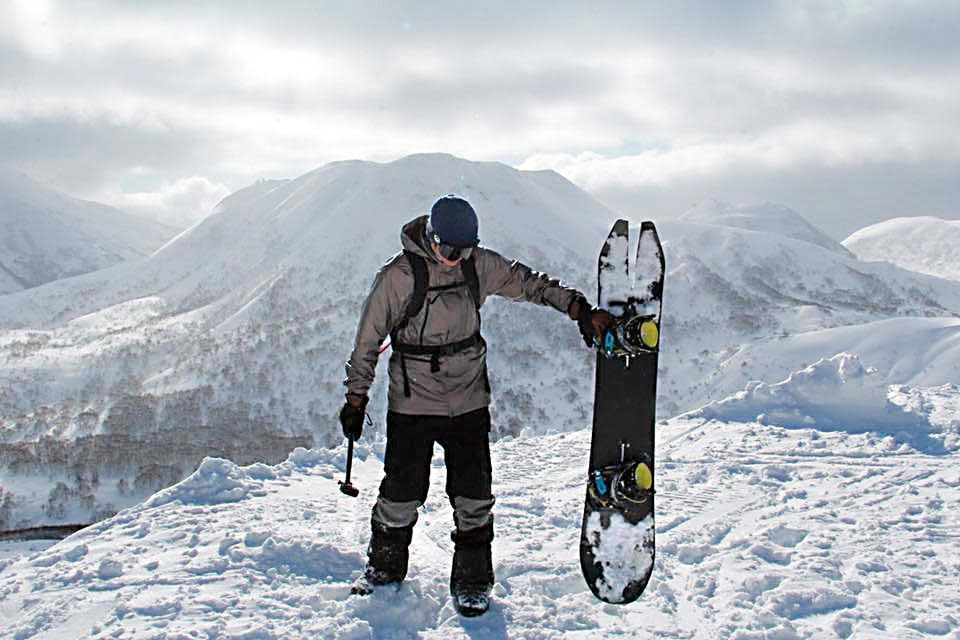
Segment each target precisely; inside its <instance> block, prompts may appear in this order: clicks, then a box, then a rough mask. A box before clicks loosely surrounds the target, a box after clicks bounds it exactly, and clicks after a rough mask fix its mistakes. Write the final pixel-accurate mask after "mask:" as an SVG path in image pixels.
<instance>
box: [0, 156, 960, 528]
mask: <svg viewBox="0 0 960 640" xmlns="http://www.w3.org/2000/svg"><path fill="white" fill-rule="evenodd" d="M450 192H457V193H460V194H463V195H464V196H466V197H467V198H468V199H469V200H470V201H471V202H472V203H473V204H474V205H475V207H476V209H477V211H478V213H479V215H480V218H481V221H480V235H481V239H482V241H483V242H484V243H485V244H487V245H488V246H490V247H492V248H494V249H497V250H498V251H500V252H502V253H503V254H504V255H506V256H509V257H515V258H519V259H521V260H523V261H525V262H527V263H528V264H530V265H531V266H533V267H535V268H538V269H541V270H544V271H546V272H548V273H550V274H552V275H554V276H559V277H563V278H564V279H566V280H568V281H570V282H572V284H574V285H576V286H579V287H581V288H582V289H583V290H584V291H585V292H587V294H588V295H590V296H591V297H592V296H593V295H595V268H596V259H597V258H596V256H597V251H598V249H599V245H600V243H601V242H602V239H603V238H604V237H605V235H606V232H607V230H608V229H609V225H610V224H611V222H612V220H613V219H614V218H615V217H616V214H614V213H613V212H611V211H609V210H607V209H606V208H604V207H603V206H602V205H600V204H599V203H597V202H596V201H595V200H593V199H592V198H591V197H589V196H588V195H587V194H585V193H584V192H582V191H581V190H579V189H578V188H576V187H575V186H574V185H572V184H571V183H570V182H568V181H566V180H565V179H563V178H562V177H560V176H559V175H558V174H556V173H553V172H549V171H547V172H525V171H517V170H515V169H512V168H510V167H507V166H505V165H502V164H498V163H479V162H469V161H466V160H462V159H458V158H454V157H451V156H445V155H417V156H410V157H407V158H403V159H401V160H398V161H395V162H391V163H386V164H378V163H370V162H355V161H351V162H337V163H332V164H329V165H325V166H323V167H321V168H319V169H317V170H315V171H311V172H309V173H307V174H305V175H303V176H300V177H299V178H296V179H294V180H279V181H264V182H260V183H257V184H254V185H252V186H250V187H248V188H246V189H243V190H241V191H239V192H237V193H235V194H233V195H232V196H230V197H228V198H226V199H225V200H224V201H223V202H222V203H221V205H220V207H219V208H218V209H217V210H216V211H215V212H214V213H213V214H211V215H210V216H209V217H208V218H207V219H205V220H203V221H202V222H201V223H200V224H198V225H196V226H194V227H193V228H191V229H189V230H187V231H186V232H184V233H183V234H181V235H179V236H178V237H176V238H175V239H174V240H172V241H171V242H169V243H168V244H167V245H165V246H164V247H162V248H161V249H160V250H158V251H156V252H155V253H154V254H152V255H151V256H149V257H148V258H146V259H144V260H141V261H137V262H133V263H126V264H120V265H117V266H115V267H112V268H110V269H106V270H102V271H98V272H95V273H90V274H86V275H82V276H78V277H76V278H73V279H71V280H69V281H60V282H52V283H49V284H47V285H44V286H41V287H37V288H35V289H31V290H29V291H24V292H21V293H16V294H10V295H7V296H2V297H0V327H2V328H3V329H0V474H2V479H3V486H4V490H5V492H6V493H5V496H0V505H5V506H0V529H3V528H12V527H17V526H24V525H29V524H39V523H63V522H71V521H81V522H84V521H90V520H91V519H94V518H99V517H102V516H104V515H106V514H109V513H111V512H113V511H116V510H117V509H119V508H122V507H124V506H127V505H132V504H135V503H137V502H138V501H140V500H141V499H143V498H144V497H146V496H148V495H150V493H152V492H153V491H156V490H158V489H161V488H163V487H165V486H168V485H170V484H171V483H173V482H176V481H178V480H179V479H181V478H183V477H184V476H186V475H187V474H189V473H190V472H191V471H192V470H193V469H194V468H195V467H196V465H197V464H198V463H199V462H200V461H201V460H202V459H203V457H204V456H206V455H216V456H221V457H225V458H229V459H231V460H233V461H234V462H236V463H238V464H249V463H253V462H268V463H275V462H279V461H281V460H283V459H284V458H285V457H286V455H287V453H288V452H289V451H290V450H291V449H292V448H294V447H295V446H304V447H329V446H334V445H336V444H338V443H339V442H340V440H341V436H340V433H339V427H338V425H337V423H336V420H335V417H334V415H335V412H336V410H337V409H338V407H339V404H340V403H341V402H342V395H341V394H342V387H341V385H340V380H341V378H342V376H343V369H342V363H343V360H344V358H345V357H346V355H347V354H348V352H349V350H350V347H351V344H352V340H353V333H354V331H355V323H356V319H357V315H358V312H359V308H360V304H361V302H362V300H363V298H364V296H365V294H366V290H367V287H368V286H369V283H370V282H371V280H372V277H373V273H374V272H375V270H376V269H377V268H378V266H379V265H380V264H382V263H383V262H384V261H385V260H386V259H387V258H389V257H390V256H391V255H392V254H393V253H394V252H396V251H397V250H398V249H399V237H398V236H399V229H400V226H401V224H402V223H404V222H405V221H407V220H409V219H410V218H412V217H414V216H415V215H418V214H420V213H422V212H424V211H425V210H427V209H428V208H429V205H430V204H431V203H432V201H433V200H434V199H435V198H436V197H437V196H438V195H441V194H445V193H450ZM761 210H762V211H768V210H771V208H770V207H769V206H767V205H765V206H764V207H760V208H749V207H748V208H744V209H743V211H748V212H749V211H754V212H759V211H761ZM772 210H774V211H776V212H779V213H777V214H776V215H771V216H768V217H763V216H762V215H761V214H760V213H756V215H754V216H753V217H750V216H747V215H746V214H736V215H733V214H731V215H732V216H733V218H735V219H736V222H737V224H726V223H720V222H718V219H721V220H725V219H728V218H730V216H727V214H723V215H719V217H718V216H714V217H713V218H712V221H711V222H702V221H696V220H693V221H691V220H689V219H685V220H682V221H678V222H670V223H662V224H660V225H659V228H660V236H661V238H662V239H663V241H664V248H665V252H666V259H667V266H668V275H667V285H666V295H665V299H664V325H663V340H664V342H663V353H662V354H661V358H660V363H661V379H660V385H659V391H660V401H659V411H660V415H661V416H671V415H676V414H678V413H681V412H683V411H687V410H691V409H696V408H698V407H700V406H702V405H704V404H705V403H707V402H710V401H718V400H721V399H723V398H725V397H726V396H728V395H730V394H732V393H734V392H736V391H739V390H741V389H742V388H743V387H744V385H745V384H746V383H747V382H749V381H750V380H755V379H762V380H766V381H768V382H769V381H777V380H782V379H783V378H785V377H786V376H787V375H789V374H790V373H791V372H792V371H795V370H798V369H801V368H803V367H806V366H808V365H809V364H811V363H812V362H815V361H816V360H817V359H821V358H831V357H833V356H834V355H836V354H837V353H840V352H844V351H850V352H851V353H853V354H854V355H857V356H859V357H860V358H861V359H862V362H863V364H864V365H865V366H867V367H875V368H879V369H881V371H880V376H881V377H882V378H883V380H884V381H885V382H886V383H887V384H906V383H909V384H912V385H916V386H921V387H924V386H933V385H939V384H944V383H946V382H950V381H951V379H950V376H951V374H952V371H953V369H952V368H951V366H950V361H949V360H948V359H947V358H946V357H943V358H942V359H939V360H937V359H936V356H937V354H936V353H930V354H929V356H930V358H929V362H928V361H927V360H924V359H922V358H920V357H916V358H915V359H914V360H912V361H911V360H910V356H909V353H908V350H907V349H906V348H905V347H904V348H903V349H901V350H899V351H898V350H897V349H892V350H891V349H885V348H884V345H883V343H882V341H881V340H879V339H874V340H871V336H873V337H875V338H876V337H877V336H880V335H886V336H887V337H888V338H889V342H888V343H887V346H891V345H892V346H896V345H909V344H914V345H916V344H921V343H922V341H923V340H926V339H927V338H928V337H930V336H937V339H938V340H939V341H940V343H939V344H941V345H943V346H945V347H947V348H946V349H945V350H944V352H943V353H951V351H950V348H952V347H951V345H954V344H955V341H956V340H958V337H957V336H958V335H960V327H958V326H957V323H956V322H954V321H953V319H954V318H955V316H957V315H958V314H960V283H955V282H950V281H946V280H942V279H939V278H934V277H930V276H926V275H922V274H917V273H915V272H911V271H906V270H903V269H900V268H898V267H895V266H893V265H889V264H881V263H864V262H861V261H859V260H857V259H856V258H854V257H853V256H852V255H850V254H849V253H848V252H847V251H846V250H844V249H843V248H842V247H840V248H838V246H833V245H831V244H830V243H829V242H825V241H823V239H822V238H821V237H820V235H818V234H819V232H817V231H816V229H813V228H812V227H811V228H807V227H808V226H809V225H806V223H805V222H803V221H802V218H800V219H799V221H798V219H797V218H798V217H799V216H798V215H797V214H792V213H791V214H789V215H788V214H786V213H783V211H785V210H781V209H780V208H773V209H772ZM715 213H716V212H715ZM751 221H752V222H751ZM635 222H638V221H635ZM748 223H749V224H748ZM754 223H755V224H756V226H757V227H758V229H759V230H754V229H749V228H743V227H744V226H749V225H750V224H754ZM805 225H806V226H805ZM811 229H812V230H811ZM891 319H899V320H897V321H898V322H901V324H898V325H896V326H894V325H884V326H887V327H888V328H889V330H890V331H893V330H896V331H899V332H900V333H898V334H896V335H893V334H888V333H886V332H885V331H878V330H877V325H876V324H875V323H881V322H893V320H891ZM825 330H827V331H825ZM484 333H485V334H486V336H487V339H488V341H489V343H490V373H491V383H492V386H493V389H494V405H493V414H494V423H495V429H496V433H495V436H496V437H506V436H518V435H524V434H537V433H551V432H553V433H555V432H562V431H570V430H576V429H582V428H584V427H585V426H587V425H588V424H589V420H590V415H591V406H592V404H591V403H592V379H593V374H592V355H591V354H590V353H589V352H588V351H586V350H584V349H583V347H582V343H581V341H580V338H579V335H578V333H577V331H576V328H575V326H574V325H573V323H571V322H570V320H569V319H567V318H566V317H565V316H564V315H563V314H559V313H556V312H555V311H553V310H549V309H543V308H534V307H531V306H529V305H519V304H514V303H512V302H509V301H505V300H500V299H493V300H490V301H489V302H488V303H487V304H486V305H485V306H484ZM823 336H826V337H823ZM851 341H852V343H853V344H850V342H851ZM805 344H816V345H818V348H819V349H821V350H820V351H818V352H817V353H816V354H812V353H811V352H808V351H805V350H804V348H803V347H802V345H805ZM858 346H859V347H863V351H862V352H861V351H856V350H855V349H854V350H851V349H852V348H853V347H858ZM898 348H899V347H898ZM891 352H896V353H899V354H900V356H899V359H898V358H895V357H893V356H890V355H889V354H890V353H891ZM751 354H757V358H758V359H757V360H756V361H754V360H752V359H751ZM925 357H926V356H925ZM761 358H766V359H761ZM811 358H813V359H811ZM734 362H736V363H737V364H736V366H735V367H734V366H733V363H734ZM934 362H939V363H940V364H937V365H936V366H930V365H931V363H934ZM741 363H743V364H742V366H741ZM894 365H896V366H894ZM884 367H889V368H887V369H883V368H884ZM758 376H762V378H758ZM384 377H385V371H384V369H383V367H381V369H380V372H379V374H378V381H377V384H376V385H375V387H374V390H373V398H372V402H371V406H370V409H371V415H372V417H373V418H374V422H375V424H374V426H373V427H371V428H369V429H368V430H367V432H366V433H367V434H368V435H366V436H365V437H369V438H374V439H375V438H378V437H382V426H381V425H382V424H383V415H384V410H385V400H384V384H383V383H384Z"/></svg>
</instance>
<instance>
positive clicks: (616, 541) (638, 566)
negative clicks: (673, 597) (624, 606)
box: [586, 511, 654, 603]
mask: <svg viewBox="0 0 960 640" xmlns="http://www.w3.org/2000/svg"><path fill="white" fill-rule="evenodd" d="M586 535H587V539H588V540H593V541H597V544H596V545H595V546H594V548H593V553H594V557H595V558H596V560H597V562H598V563H599V564H600V566H601V567H603V575H602V576H601V577H600V579H599V580H597V588H598V590H599V591H600V595H601V596H603V598H604V600H606V601H607V602H615V603H616V602H622V599H623V590H624V589H626V588H627V586H629V584H630V583H631V582H634V581H635V580H637V579H638V578H639V577H641V576H645V575H647V572H649V571H650V567H651V566H652V565H653V552H652V550H651V549H652V547H653V541H654V524H653V517H652V516H647V517H646V518H644V519H643V520H641V521H640V522H637V523H636V524H634V523H631V522H628V521H627V520H626V519H625V518H624V517H623V516H622V515H620V514H619V513H612V514H610V523H609V525H608V526H606V527H604V526H603V524H602V522H601V514H600V512H599V511H594V512H593V513H591V514H590V516H589V517H588V518H587V523H586Z"/></svg>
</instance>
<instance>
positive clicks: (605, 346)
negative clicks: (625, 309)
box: [594, 314, 660, 358]
mask: <svg viewBox="0 0 960 640" xmlns="http://www.w3.org/2000/svg"><path fill="white" fill-rule="evenodd" d="M594 344H595V345H596V347H597V349H599V351H600V353H602V354H603V355H605V356H606V357H608V358H623V357H629V356H638V355H641V354H644V353H653V352H656V350H657V347H658V346H660V327H659V326H658V325H657V317H656V316H655V315H652V314H651V315H643V316H640V315H638V316H633V317H627V319H626V320H622V321H621V320H618V321H617V323H616V325H614V327H613V328H612V329H608V330H607V331H606V332H604V334H603V341H602V342H601V341H600V340H598V339H596V338H594Z"/></svg>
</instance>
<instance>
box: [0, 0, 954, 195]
mask: <svg viewBox="0 0 960 640" xmlns="http://www.w3.org/2000/svg"><path fill="white" fill-rule="evenodd" d="M7 13H8V14H9V16H10V19H9V20H5V21H3V22H2V23H0V161H3V162H6V163H9V164H13V165H14V166H17V167H19V168H21V169H22V170H24V171H26V172H28V173H30V174H32V175H35V176H37V177H38V178H40V179H42V180H44V181H47V182H50V183H52V184H55V185H56V186H58V187H60V188H62V189H64V190H66V191H68V192H70V193H73V194H76V195H80V196H82V197H92V196H93V194H97V193H104V192H113V193H124V192H137V193H160V192H162V191H163V190H164V189H166V188H167V187H165V186H163V185H172V184H176V183H177V181H178V180H181V179H183V177H184V176H203V177H204V178H205V179H207V180H208V181H209V182H210V183H211V184H216V185H226V186H227V187H229V188H231V189H235V188H239V187H242V186H244V185H246V184H249V183H250V182H252V181H254V180H255V179H257V178H261V177H281V176H293V175H298V174H300V173H302V172H304V171H307V170H309V169H312V168H314V167H316V166H319V165H320V164H323V163H324V162H327V161H330V160H338V159H347V158H362V159H371V160H389V159H394V158H397V157H400V156H402V155H405V154H408V153H413V152H421V151H447V152H451V153H455V154H457V155H461V156H465V157H468V158H473V159H481V160H501V161H506V162H509V163H513V164H520V165H521V166H524V167H531V168H533V167H537V168H539V167H550V168H555V169H557V170H559V171H561V172H562V173H564V174H566V175H568V176H569V177H571V178H573V179H574V180H575V181H576V182H578V183H579V184H581V186H584V187H587V188H588V189H594V190H597V191H598V192H603V193H606V194H611V193H614V192H621V191H623V192H628V191H631V190H632V191H633V193H634V194H635V196H636V197H637V198H642V197H649V194H650V193H651V192H653V191H657V190H661V189H671V188H674V189H678V188H680V187H681V185H682V186H684V187H685V188H686V187H689V186H690V185H696V184H697V183H699V184H703V185H706V184H724V182H723V181H724V180H726V181H732V182H737V183H743V181H744V180H745V179H746V178H747V177H750V178H751V179H754V180H757V183H756V187H757V188H756V190H757V191H758V192H761V191H763V192H767V191H769V189H768V187H769V186H770V185H773V184H780V183H781V180H780V177H781V176H782V175H784V174H795V175H800V174H804V175H813V174H814V173H817V172H822V171H824V170H829V171H833V172H837V173H838V174H841V175H847V176H848V177H849V180H851V181H852V180H854V179H855V178H856V176H858V175H864V174H863V172H862V171H860V170H861V169H863V168H864V167H868V166H879V165H884V166H895V165H896V166H905V167H909V168H910V169H911V170H910V172H908V173H911V174H919V173H922V172H923V171H924V169H925V168H926V169H928V170H930V171H936V170H938V168H942V167H943V166H947V165H948V164H949V163H950V162H951V161H954V160H956V159H958V158H960V122H958V119H957V118H956V113H958V112H960V89H958V88H960V39H958V38H956V33H957V32H960V5H958V4H957V3H955V2H952V1H944V2H938V1H930V2H922V3H920V2H917V3H914V2H900V3H893V2H890V3H886V2H879V3H875V2H858V1H850V2H842V3H838V2H834V1H832V0H831V1H827V0H823V1H815V2H804V3H796V2H789V1H783V2H766V1H764V2H759V1H758V2H754V1H743V2H723V3H696V2H678V3H671V4H670V5H668V6H664V5H663V4H662V3H643V2H629V3H621V4H616V5H600V6H596V7H594V6H591V7H585V6H583V5H578V4H573V3H571V4H567V3H555V2H539V1H537V2H528V3H505V2H490V3H479V4H473V5H470V4H462V3H455V4H437V3H429V4H424V3H415V2H410V3H403V2H400V3H388V4H387V5H382V4H381V5H377V6H374V5H368V4H365V3H333V4H330V3H312V2H303V3H299V2H291V3H281V4H280V5H278V6H276V7H274V6H269V7H268V6H266V5H262V4H259V3H236V2H211V3H203V4H197V3H190V2H167V3H126V2H117V3H111V2H105V3H96V4H86V3H85V4H77V3H56V2H50V3H43V2H32V1H31V2H26V1H24V2H16V3H14V4H13V5H10V9H9V11H8V12H7ZM858 171H859V173H858ZM892 178H893V179H894V180H895V182H896V176H892ZM148 179H152V180H153V183H152V184H146V182H147V181H148ZM850 184H851V185H852V183H850ZM848 186H849V185H848ZM887 186H888V185H884V187H885V188H886V187H887ZM902 186H903V187H904V188H905V189H906V188H908V185H907V184H906V183H904V184H903V185H902ZM841 191H842V192H844V193H849V192H852V189H842V190H841ZM948 195H950V194H948V193H947V192H940V193H938V194H927V195H926V198H927V199H928V201H929V202H930V204H931V206H934V205H935V206H941V205H942V204H943V203H944V202H945V201H946V200H945V199H946V198H947V197H948ZM935 198H940V204H936V203H935V202H934V199H935ZM773 199H777V198H776V197H774V198H773ZM789 204H795V203H789ZM844 204H845V206H847V207H849V208H851V209H858V207H861V205H859V204H858V203H857V202H856V201H852V200H848V201H847V202H845V203H844Z"/></svg>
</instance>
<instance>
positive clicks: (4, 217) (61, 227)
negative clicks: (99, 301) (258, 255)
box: [0, 170, 175, 295]
mask: <svg viewBox="0 0 960 640" xmlns="http://www.w3.org/2000/svg"><path fill="white" fill-rule="evenodd" d="M0 228H2V229H3V235H2V236H0V295H2V294H5V293H11V292H14V291H20V290H22V289H28V288H31V287H36V286H38V285H41V284H43V283H45V282H50V281H52V280H57V279H60V278H66V277H69V276H73V275H77V274H80V273H86V272H89V271H95V270H97V269H103V268H104V267H108V266H110V265H113V264H116V263H118V262H121V261H123V260H129V259H132V258H139V257H142V256H145V255H148V254H149V253H151V252H152V251H153V250H154V249H157V248H158V247H159V246H160V245H162V244H163V243H164V242H166V241H167V240H169V239H170V238H171V237H173V235H174V234H175V230H174V229H172V228H170V227H166V226H164V225H160V224H157V223H154V222H150V221H145V220H142V219H140V218H137V217H135V216H131V215H127V214H125V213H122V212H120V211H117V210H116V209H112V208H110V207H107V206H105V205H102V204H98V203H96V202H87V201H83V200H77V199H75V198H70V197H69V196H66V195H64V194H62V193H59V192H57V191H54V190H53V189H49V188H47V187H44V186H42V185H40V184H38V183H37V182H35V181H33V180H31V179H30V178H28V177H27V176H25V175H23V174H21V173H19V172H15V171H12V170H0Z"/></svg>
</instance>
